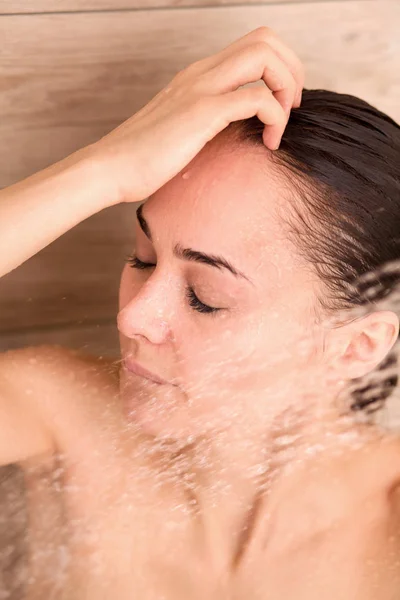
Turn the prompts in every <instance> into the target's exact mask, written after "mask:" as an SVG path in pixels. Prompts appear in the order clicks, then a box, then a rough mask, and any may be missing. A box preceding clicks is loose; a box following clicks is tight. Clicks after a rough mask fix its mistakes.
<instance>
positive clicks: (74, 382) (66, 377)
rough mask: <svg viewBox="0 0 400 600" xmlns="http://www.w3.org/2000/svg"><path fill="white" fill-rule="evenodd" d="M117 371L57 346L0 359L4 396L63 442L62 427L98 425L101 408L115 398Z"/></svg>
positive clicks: (104, 361) (111, 363) (112, 363)
mask: <svg viewBox="0 0 400 600" xmlns="http://www.w3.org/2000/svg"><path fill="white" fill-rule="evenodd" d="M118 371H119V361H117V360H112V359H111V358H106V357H98V356H94V355H92V354H89V353H86V352H84V351H81V350H75V349H71V348H65V347H63V346H59V345H47V344H46V345H40V346H28V347H25V348H20V349H16V350H9V351H6V352H3V353H2V354H0V382H1V383H2V384H3V385H5V386H6V388H7V391H8V395H9V396H11V397H18V398H19V399H22V402H25V401H26V405H27V406H28V405H29V406H34V407H35V408H36V409H37V410H38V411H39V412H40V413H41V414H42V416H43V418H44V419H45V421H46V422H47V423H48V424H49V428H50V429H51V430H53V431H55V432H56V433H57V432H58V433H61V434H62V435H63V437H64V434H65V433H66V431H65V429H66V426H67V425H66V424H67V423H68V424H70V425H71V426H72V427H74V426H78V425H79V423H82V424H83V423H85V424H86V426H88V427H95V426H96V424H99V419H100V418H101V414H102V410H101V409H102V407H103V406H105V405H106V404H107V403H109V401H110V398H112V397H116V395H117V393H118V378H119V373H118ZM22 405H23V404H22Z"/></svg>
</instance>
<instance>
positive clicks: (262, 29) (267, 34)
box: [255, 25, 276, 39]
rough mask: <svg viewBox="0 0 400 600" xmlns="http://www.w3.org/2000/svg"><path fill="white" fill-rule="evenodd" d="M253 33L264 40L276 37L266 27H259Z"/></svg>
mask: <svg viewBox="0 0 400 600" xmlns="http://www.w3.org/2000/svg"><path fill="white" fill-rule="evenodd" d="M255 33H256V34H257V35H260V36H261V37H262V38H265V39H268V38H271V37H276V34H275V32H274V31H273V30H272V29H271V28H270V27H268V26H267V25H261V27H257V29H256V30H255Z"/></svg>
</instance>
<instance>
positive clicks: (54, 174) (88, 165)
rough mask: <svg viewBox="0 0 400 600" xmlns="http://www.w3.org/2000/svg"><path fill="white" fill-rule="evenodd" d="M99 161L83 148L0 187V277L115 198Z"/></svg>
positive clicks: (109, 203)
mask: <svg viewBox="0 0 400 600" xmlns="http://www.w3.org/2000/svg"><path fill="white" fill-rule="evenodd" d="M105 174H106V173H105V171H104V167H103V166H102V165H100V164H98V163H97V162H96V160H95V159H93V158H92V156H91V154H90V147H87V148H83V149H81V150H79V151H77V152H74V153H73V154H71V155H69V156H67V157H66V158H65V159H63V160H61V161H59V162H57V163H55V164H53V165H51V166H50V167H47V168H46V169H44V170H42V171H39V172H38V173H35V174H34V175H31V176H30V177H27V178H26V179H24V180H22V181H19V182H17V183H15V184H13V185H11V186H9V187H7V188H5V189H3V190H0V277H2V276H3V275H5V274H6V273H8V272H9V271H12V270H13V269H15V268H16V267H18V266H19V265H20V264H21V263H23V262H24V261H26V260H27V259H28V258H30V257H31V256H33V255H34V254H36V253H37V252H39V250H42V248H45V247H46V246H47V245H48V244H50V243H51V242H53V241H54V240H56V239H57V238H58V237H60V236H61V235H62V234H63V233H65V232H66V231H68V230H69V229H71V228H72V227H74V226H75V225H77V224H78V223H80V222H81V221H83V220H84V219H86V218H87V217H90V216H91V215H93V214H95V213H97V212H99V211H100V210H102V209H103V208H106V207H108V206H112V205H113V204H116V203H117V202H118V199H117V198H116V197H115V192H114V190H113V189H112V188H113V186H112V182H111V181H110V184H109V183H108V179H107V178H106V177H105Z"/></svg>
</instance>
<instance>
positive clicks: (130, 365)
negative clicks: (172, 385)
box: [124, 358, 169, 385]
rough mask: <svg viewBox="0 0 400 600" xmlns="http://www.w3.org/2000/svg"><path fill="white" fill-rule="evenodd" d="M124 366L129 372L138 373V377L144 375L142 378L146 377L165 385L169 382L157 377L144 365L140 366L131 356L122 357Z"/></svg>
mask: <svg viewBox="0 0 400 600" xmlns="http://www.w3.org/2000/svg"><path fill="white" fill-rule="evenodd" d="M124 366H125V368H126V369H127V370H128V371H130V372H131V373H134V374H135V375H139V377H144V379H148V380H149V381H152V382H153V383H156V384H158V385H165V384H167V383H169V382H168V381H166V380H165V379H162V378H161V377H158V375H156V374H155V373H152V372H151V371H149V370H148V369H146V368H145V367H142V366H141V365H140V364H139V363H137V362H136V361H134V360H132V359H131V358H125V359H124Z"/></svg>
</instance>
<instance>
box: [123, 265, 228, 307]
mask: <svg viewBox="0 0 400 600" xmlns="http://www.w3.org/2000/svg"><path fill="white" fill-rule="evenodd" d="M125 260H126V262H128V263H129V264H130V266H131V267H132V269H139V270H143V269H150V268H151V267H155V266H156V265H154V264H152V263H146V262H143V261H142V260H140V258H138V257H137V256H128V257H127V258H126V259H125ZM186 297H187V299H188V300H189V304H190V306H191V307H192V308H194V309H195V310H197V312H199V313H203V314H215V313H216V312H218V311H220V310H222V309H221V308H214V307H213V306H208V305H207V304H204V303H203V302H201V300H199V299H198V297H197V296H196V294H195V293H194V290H193V288H191V287H188V288H187V289H186Z"/></svg>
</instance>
